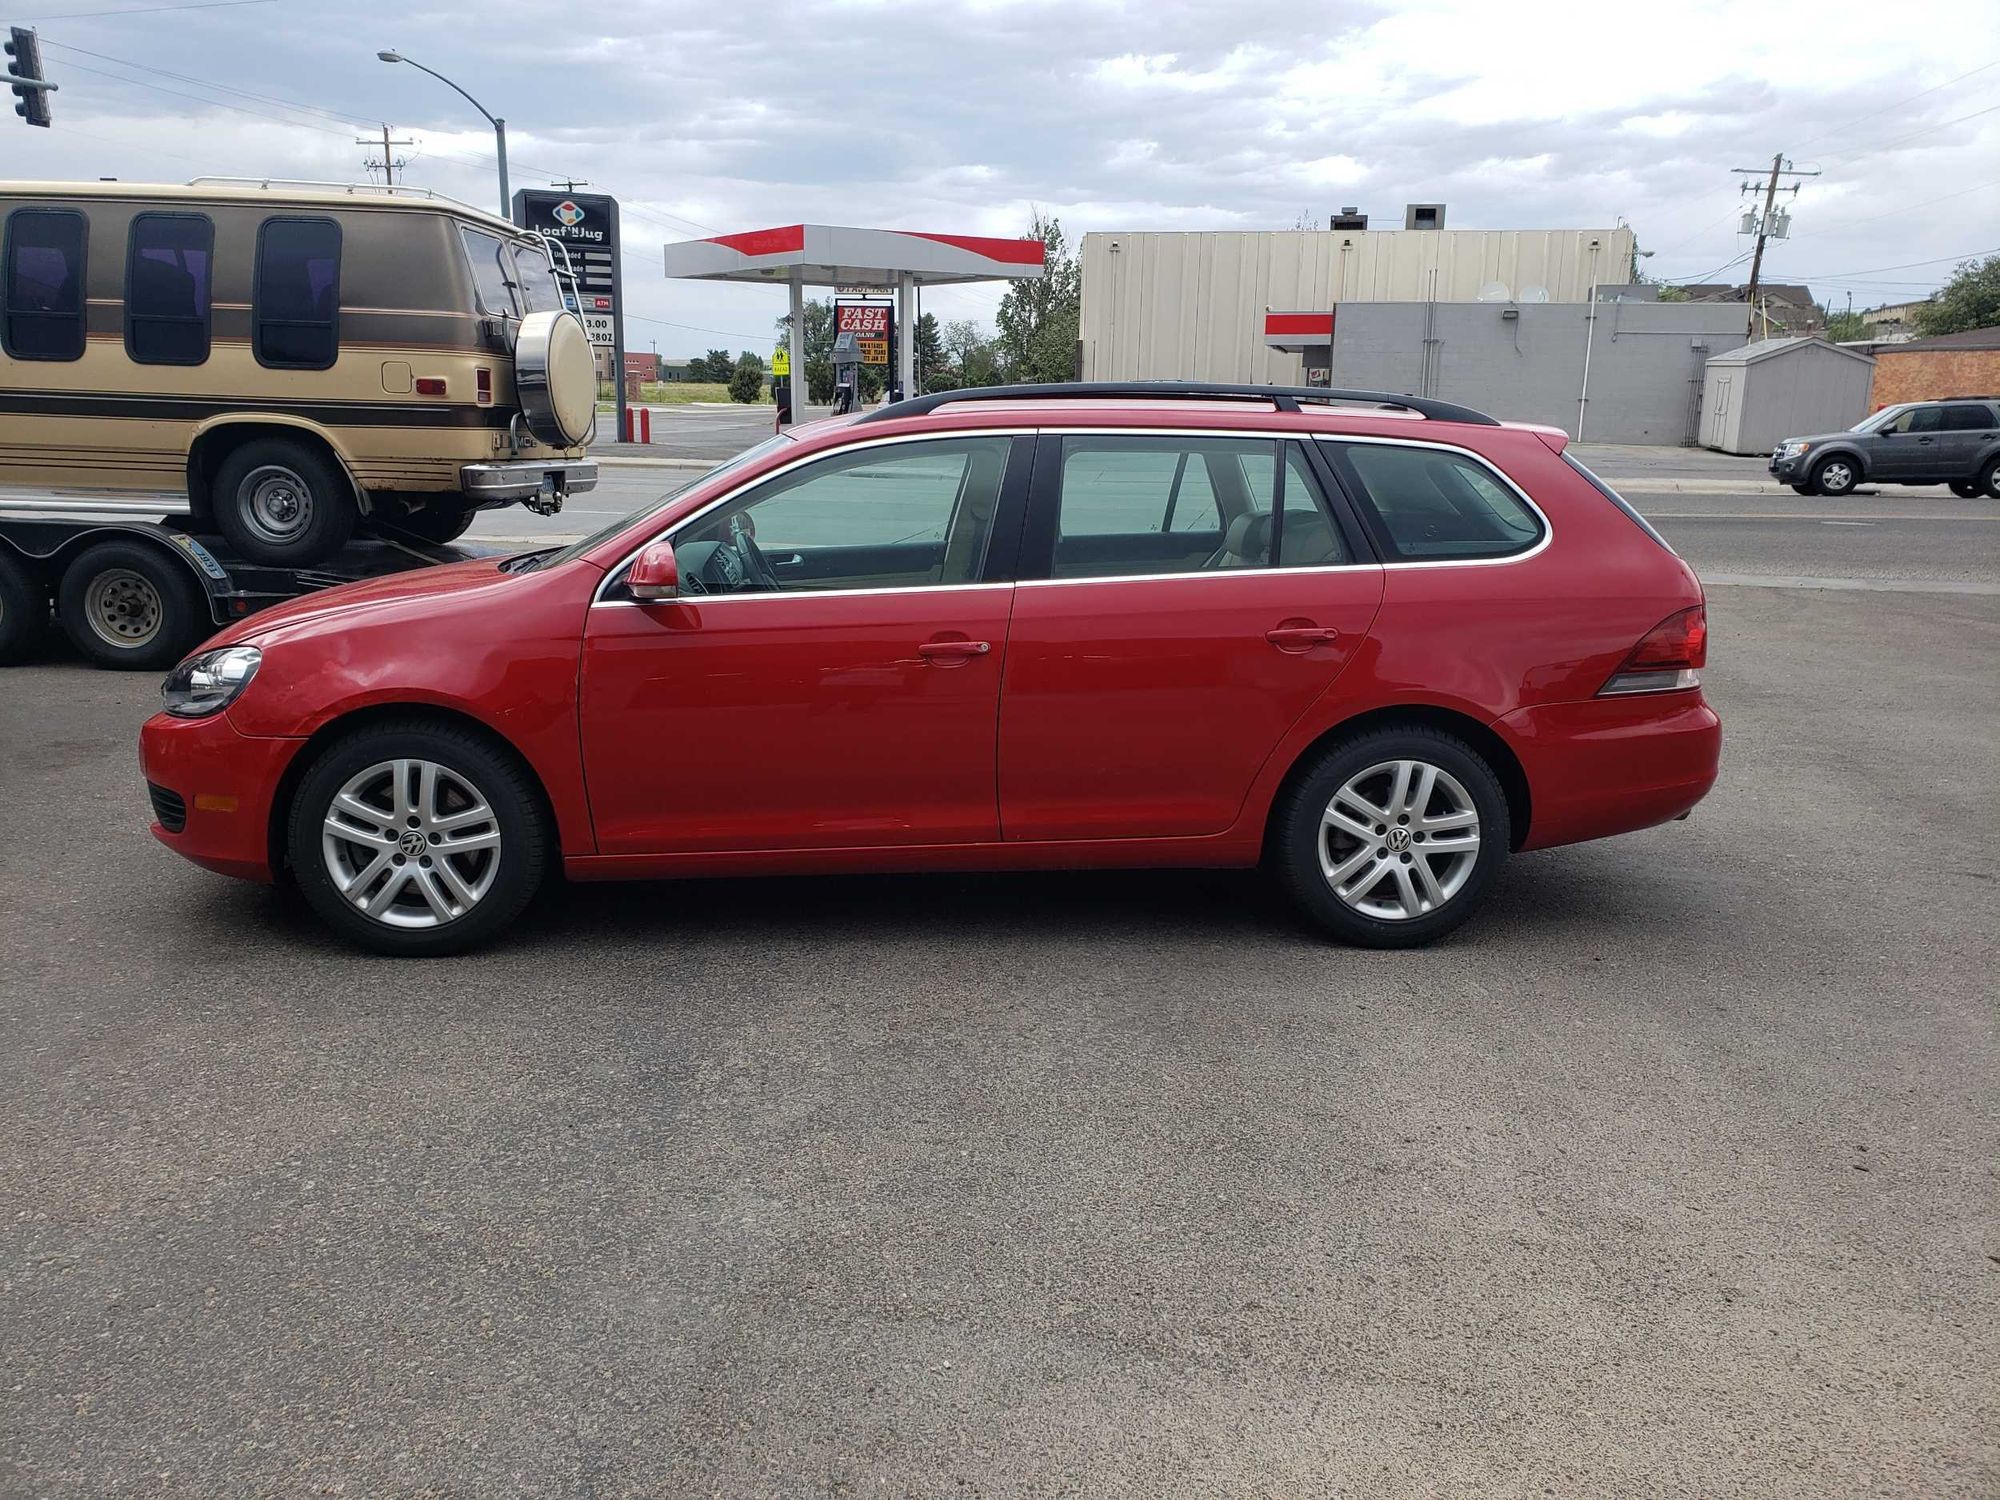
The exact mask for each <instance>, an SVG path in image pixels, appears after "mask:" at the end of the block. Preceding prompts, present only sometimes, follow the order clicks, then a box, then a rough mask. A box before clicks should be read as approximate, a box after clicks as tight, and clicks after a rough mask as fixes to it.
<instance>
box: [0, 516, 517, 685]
mask: <svg viewBox="0 0 2000 1500" xmlns="http://www.w3.org/2000/svg"><path fill="white" fill-rule="evenodd" d="M508 550H510V549H506V548H490V547H467V546H461V545H450V546H439V545H436V544H434V543H427V542H423V541H421V540H420V539H417V538H414V537H412V538H399V537H397V536H394V535H392V534H389V533H388V531H387V529H386V528H382V530H381V531H380V532H379V533H378V534H377V535H373V536H369V537H365V538H362V539H359V540H356V541H353V542H350V543H349V544H348V545H347V546H346V547H345V548H344V549H343V550H341V551H340V552H339V553H337V554H335V555H334V556H333V557H330V558H328V559H327V560H326V561H325V562H324V563H322V564H320V565H318V566H315V567H310V568H282V567H269V566H266V565H264V564H261V563H254V562H249V561H246V560H245V559H243V558H241V557H238V556H236V555H235V554H233V553H232V552H231V551H230V550H229V545H228V543H227V542H225V541H224V540H223V539H222V538H221V537H219V536H214V535H211V534H209V533H207V532H205V531H199V530H197V529H195V527H194V525H193V523H192V519H191V517H190V516H189V514H188V512H187V511H186V510H185V509H184V508H181V507H176V506H174V505H172V504H165V505H160V506H152V507H134V506H127V505H122V504H121V505H115V506H105V505H102V504H93V503H91V502H87V501H65V500H55V499H51V500H42V499H23V500H0V665H12V664H13V663H15V662H18V661H21V660H23V659H25V658H27V657H30V656H32V655H33V654H35V652H36V651H37V650H38V649H39V647H40V645H41V643H42V641H43V639H44V637H45V635H46V633H47V631H48V628H49V625H50V622H51V620H52V619H53V621H54V623H55V624H56V625H58V626H59V627H60V628H61V630H62V632H63V634H64V635H66V636H67V637H68V638H69V640H70V643H71V644H72V645H74V646H75V647H76V649H77V650H78V651H80V652H81V653H82V654H83V655H84V656H85V657H86V658H87V659H88V660H90V661H91V662H93V663H94V664H95V665H97V666H100V667H110V668H113V669H124V670H131V671H164V670H166V669H167V668H169V667H171V666H173V665H174V663H176V662H178V661H179V660H180V659H181V658H182V657H183V656H185V655H187V653H188V652H190V651H192V650H193V649H194V648H195V647H196V646H197V645H199V644H200V643H201V642H202V641H203V640H205V639H207V638H208V637H209V636H210V635H213V634H214V633H215V632H216V631H217V630H218V629H220V628H221V627H222V626H224V625H227V624H229V623H230V622H231V621H234V620H240V619H242V618H243V617H244V616H246V615H251V614H255V613H256V612H257V611H258V610H260V609H263V608H266V607H267V606H269V605H272V604H277V603H279V602H280V601H282V600H285V599H296V598H298V597H299V596H300V595H303V594H311V593H316V592H318V591H319V590H321V589H327V588H332V587H334V586H336V585H338V584H343V583H351V582H354V581H355V580H357V579H362V578H378V577H381V576H382V575H384V574H387V573H401V572H406V571H408V570H410V569H412V568H425V567H432V566H435V565H437V564H439V563H448V562H464V561H467V560H468V559H471V558H477V557H496V556H502V555H504V554H505V553H506V552H507V551H508Z"/></svg>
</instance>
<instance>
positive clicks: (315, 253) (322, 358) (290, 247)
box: [251, 219, 340, 370]
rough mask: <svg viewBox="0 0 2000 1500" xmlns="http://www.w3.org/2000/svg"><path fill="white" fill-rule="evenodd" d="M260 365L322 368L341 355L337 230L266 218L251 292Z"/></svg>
mask: <svg viewBox="0 0 2000 1500" xmlns="http://www.w3.org/2000/svg"><path fill="white" fill-rule="evenodd" d="M251 300H252V309H251V316H252V320H253V323H254V327H255V334H254V337H255V339H256V345H257V359H258V362H259V363H260V364H266V365H278V366H281V367H288V368H292V369H302V370H324V369H326V368H327V367H328V366H329V365H331V364H332V363H333V361H334V358H335V356H337V355H338V354H339V352H340V226H339V225H338V224H336V223H334V222H333V220H331V219H266V220H265V221H264V226H263V228H262V229H260V230H259V231H258V232H257V279H256V285H255V290H254V291H253V292H252V294H251Z"/></svg>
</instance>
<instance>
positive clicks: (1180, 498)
mask: <svg viewBox="0 0 2000 1500" xmlns="http://www.w3.org/2000/svg"><path fill="white" fill-rule="evenodd" d="M1277 451H1278V445H1277V444H1276V443H1275V442H1271V441H1268V440H1261V439H1236V438H1155V437H1117V436H1098V435H1094V434H1093V435H1089V436H1077V437H1065V438H1064V439H1063V440H1062V477H1061V485H1062V489H1061V495H1060V499H1059V502H1058V507H1059V508H1058V511H1057V519H1056V539H1055V559H1054V576H1055V577H1057V578H1122V577H1129V576H1133V575H1141V574H1146V573H1194V572H1202V571H1205V570H1208V569H1219V568H1246V567H1252V568H1254V567H1263V566H1265V565H1267V564H1268V563H1269V562H1270V543H1271V497H1272V494H1273V492H1274V487H1275V484H1276V470H1277Z"/></svg>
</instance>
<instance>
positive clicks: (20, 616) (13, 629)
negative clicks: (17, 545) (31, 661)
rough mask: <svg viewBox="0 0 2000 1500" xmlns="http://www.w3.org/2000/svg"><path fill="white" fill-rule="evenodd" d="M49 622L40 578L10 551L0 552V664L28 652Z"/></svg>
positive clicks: (47, 608) (23, 655) (8, 664)
mask: <svg viewBox="0 0 2000 1500" xmlns="http://www.w3.org/2000/svg"><path fill="white" fill-rule="evenodd" d="M48 624H49V596H48V591H47V590H46V589H44V588H43V587H42V584H41V580H40V579H38V578H36V577H35V575H34V574H33V573H30V572H29V571H28V570H27V569H26V568H25V567H23V566H22V565H21V563H20V562H19V561H18V560H17V559H16V558H15V557H14V556H13V555H12V554H11V553H7V552H0V666H12V665H13V664H14V663H15V662H17V661H20V660H22V659H23V658H24V657H26V656H27V655H28V654H29V653H31V652H32V651H33V650H34V649H35V646H36V644H37V643H38V642H39V641H40V640H41V638H42V634H43V632H44V631H45V630H47V629H48Z"/></svg>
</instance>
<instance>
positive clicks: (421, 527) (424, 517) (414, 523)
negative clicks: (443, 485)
mask: <svg viewBox="0 0 2000 1500" xmlns="http://www.w3.org/2000/svg"><path fill="white" fill-rule="evenodd" d="M478 514H479V512H478V511H476V510H473V509H471V508H470V507H469V506H467V505H465V504H463V503H462V502H460V501H457V500H435V501H432V502H431V503H430V504H429V505H424V506H420V507H418V508H417V509H415V510H409V511H403V512H402V513H400V514H397V515H385V514H383V513H382V512H380V511H377V512H376V514H375V515H374V516H372V517H370V522H371V524H372V525H373V526H374V528H375V529H377V530H379V531H380V532H381V533H382V534H383V535H384V536H387V537H389V538H391V539H392V540H396V541H419V542H428V543H429V544H430V545H432V546H434V547H441V546H443V545H445V543H447V542H455V541H457V540H458V539H459V538H460V537H462V536H464V535H465V533H466V530H467V528H469V527H470V526H471V525H472V518H473V517H474V516H476V515H478Z"/></svg>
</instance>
